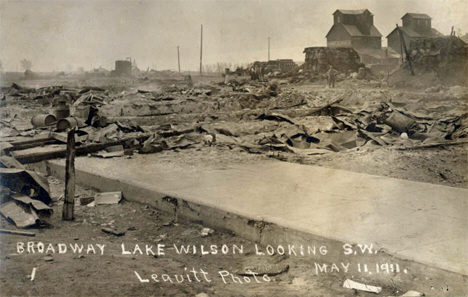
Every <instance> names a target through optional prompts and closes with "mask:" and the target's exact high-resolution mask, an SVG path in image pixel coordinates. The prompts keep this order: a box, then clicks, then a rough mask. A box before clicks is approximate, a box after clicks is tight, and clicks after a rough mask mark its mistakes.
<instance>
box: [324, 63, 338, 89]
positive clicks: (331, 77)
mask: <svg viewBox="0 0 468 297" xmlns="http://www.w3.org/2000/svg"><path fill="white" fill-rule="evenodd" d="M337 73H338V71H336V70H335V69H333V65H330V68H329V69H328V71H327V77H328V87H329V88H335V80H336V74H337Z"/></svg>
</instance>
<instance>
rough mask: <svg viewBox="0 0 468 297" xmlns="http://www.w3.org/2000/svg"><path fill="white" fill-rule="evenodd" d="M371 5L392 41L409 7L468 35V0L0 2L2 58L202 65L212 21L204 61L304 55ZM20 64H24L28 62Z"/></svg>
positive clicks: (39, 64) (52, 64) (54, 64)
mask: <svg viewBox="0 0 468 297" xmlns="http://www.w3.org/2000/svg"><path fill="white" fill-rule="evenodd" d="M339 8H341V9H362V8H367V9H369V10H370V11H371V12H372V13H373V14H374V24H375V26H376V27H377V28H378V29H379V30H380V32H381V33H382V35H383V36H384V38H383V45H384V46H386V38H385V37H386V36H387V34H388V33H390V32H391V30H393V28H394V27H395V24H396V23H399V24H401V20H400V19H401V17H402V16H403V15H404V14H405V13H406V12H420V13H427V14H428V15H430V16H431V17H432V18H433V21H432V25H433V27H434V28H436V29H437V30H439V31H440V32H442V33H444V34H449V33H450V30H451V26H455V28H456V29H457V30H460V32H461V33H462V34H465V33H466V32H467V31H468V16H467V13H466V12H467V11H468V0H432V1H430V0H337V1H332V0H328V1H324V0H323V1H322V0H307V1H306V0H261V1H260V0H191V1H189V0H170V1H169V0H154V1H21V0H14V1H5V0H0V59H1V61H2V62H3V65H4V68H5V70H7V71H14V70H16V67H19V66H18V65H19V61H20V60H21V59H23V58H26V59H30V60H31V61H32V62H33V68H32V70H34V71H51V70H66V69H67V65H71V66H73V67H77V66H82V67H84V68H85V69H90V68H91V67H92V66H94V67H99V66H102V67H104V68H107V69H113V68H114V61H115V60H118V59H125V58H127V57H132V59H135V60H136V62H137V64H138V66H139V68H140V69H146V68H147V67H152V66H154V65H156V68H157V69H176V68H177V48H176V47H177V46H180V55H181V67H182V70H187V69H192V70H196V69H198V67H199V58H200V25H201V24H203V31H204V35H203V60H204V64H211V63H216V62H233V63H242V62H252V61H255V60H266V59H267V54H268V50H267V49H268V37H271V58H272V59H279V58H292V59H294V60H296V61H301V60H303V59H304V56H303V53H302V51H303V49H304V48H305V47H308V46H320V45H326V39H325V35H326V34H327V32H328V30H329V29H330V27H331V25H332V23H333V19H332V13H333V12H334V11H335V10H336V9H339ZM19 69H20V70H21V68H19Z"/></svg>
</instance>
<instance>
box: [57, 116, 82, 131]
mask: <svg viewBox="0 0 468 297" xmlns="http://www.w3.org/2000/svg"><path fill="white" fill-rule="evenodd" d="M82 126H84V124H83V120H82V119H80V118H76V117H68V118H64V119H61V120H59V121H58V122H57V130H59V131H63V130H66V129H68V128H73V127H82Z"/></svg>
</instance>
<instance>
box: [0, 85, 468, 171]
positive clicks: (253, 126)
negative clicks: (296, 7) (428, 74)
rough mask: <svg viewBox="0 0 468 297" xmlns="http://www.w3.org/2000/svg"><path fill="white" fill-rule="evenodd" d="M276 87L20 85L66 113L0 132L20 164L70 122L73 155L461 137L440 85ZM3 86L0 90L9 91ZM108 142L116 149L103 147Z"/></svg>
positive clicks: (461, 127) (5, 125)
mask: <svg viewBox="0 0 468 297" xmlns="http://www.w3.org/2000/svg"><path fill="white" fill-rule="evenodd" d="M282 85H283V83H282V82H281V81H278V80H272V81H270V82H254V81H252V82H247V83H242V84H239V85H225V84H221V85H220V84H209V85H203V86H198V87H196V88H194V87H192V88H188V87H183V88H179V87H176V86H173V87H171V88H168V87H166V88H163V89H161V90H160V91H145V90H142V89H137V90H126V91H120V92H111V91H109V90H105V89H102V88H82V89H74V90H73V89H69V88H67V89H65V88H60V87H52V88H47V89H41V90H40V91H39V90H27V91H24V90H23V89H22V88H20V87H19V86H17V85H16V86H12V87H11V88H10V90H11V89H14V90H18V87H19V88H20V90H23V91H21V92H20V93H21V94H23V95H21V96H24V97H27V96H30V98H31V97H32V96H35V94H37V93H38V92H40V93H41V94H43V95H42V96H44V98H53V100H52V102H55V101H58V102H61V100H62V101H63V100H66V104H68V105H70V114H69V115H63V117H62V118H61V119H59V116H57V117H56V119H57V120H56V121H53V117H52V116H54V111H53V110H52V109H53V108H52V107H53V104H52V107H51V110H50V112H49V115H50V116H51V117H46V116H45V115H43V116H42V117H41V118H40V119H43V121H46V120H47V119H48V121H49V123H44V125H37V126H36V127H30V128H29V129H26V130H18V129H16V128H15V126H14V125H13V124H12V122H11V121H13V123H14V119H12V120H11V121H10V122H9V121H8V120H2V122H0V124H1V125H2V128H1V130H0V131H1V132H2V133H3V132H5V131H10V130H13V131H14V130H16V131H17V132H18V133H10V138H11V139H10V141H9V140H8V139H9V138H8V137H6V139H5V140H4V142H3V143H2V147H3V149H4V153H5V154H7V155H11V156H13V157H15V158H17V159H18V161H20V162H33V161H38V160H43V159H48V158H56V157H61V156H63V154H64V152H65V148H64V143H65V142H66V135H65V132H63V131H64V130H65V129H67V128H72V127H76V129H77V130H76V135H75V140H76V142H77V145H78V147H77V154H81V155H85V154H91V155H92V156H95V157H122V156H124V155H131V154H133V153H135V152H139V153H144V154H146V153H155V152H160V151H162V150H173V149H187V148H196V147H201V146H213V145H222V146H228V147H230V148H233V147H235V146H237V147H239V148H242V149H243V150H246V151H248V152H251V153H268V152H271V151H283V152H288V153H294V154H303V155H307V154H309V155H310V154H324V153H330V152H342V151H346V150H349V149H359V147H362V146H368V145H378V146H384V147H387V146H393V147H400V148H408V147H416V146H424V145H442V144H444V143H447V142H451V141H460V139H463V138H465V137H466V135H467V120H466V117H467V115H466V113H463V112H461V110H466V108H465V109H463V108H460V105H466V101H463V100H462V99H464V98H466V96H467V92H466V88H463V87H452V88H451V89H448V90H446V91H444V92H445V99H444V98H443V97H442V98H441V97H440V96H438V95H440V92H439V93H437V94H435V93H434V94H433V93H426V94H423V95H422V96H420V97H418V98H397V97H391V96H390V95H389V93H388V92H385V91H375V90H374V91H364V90H358V89H357V88H354V89H351V90H346V91H337V92H334V93H333V95H332V94H330V93H326V92H327V91H326V90H317V91H313V92H300V91H295V90H292V89H287V90H286V89H285V90H283V88H282ZM10 90H9V91H8V92H7V93H6V95H5V96H7V97H11V96H12V95H10V93H11V92H13V93H14V94H16V93H15V91H10ZM47 90H48V91H50V93H48V92H47ZM28 94H33V95H28ZM13 97H14V96H13ZM428 98H438V101H435V100H431V101H427V100H428ZM35 100H37V99H35ZM424 100H426V101H424ZM442 100H445V101H442ZM60 106H61V105H58V107H60ZM62 107H63V106H62ZM465 107H466V106H465ZM56 108H57V106H56ZM57 110H59V111H60V112H63V111H62V110H61V109H60V108H58V109H57ZM57 110H55V113H56V114H57V115H58V113H57ZM60 112H59V113H60ZM33 119H34V118H33ZM33 122H34V121H33ZM25 133H26V134H25ZM3 135H4V136H6V135H5V134H3ZM21 135H23V136H26V137H31V136H32V140H28V141H29V142H28V141H26V143H27V145H26V147H27V149H24V147H25V144H24V143H25V141H24V140H19V139H18V137H21ZM28 139H31V138H28ZM116 146H117V147H119V152H115V148H114V151H112V150H110V149H109V148H112V147H116Z"/></svg>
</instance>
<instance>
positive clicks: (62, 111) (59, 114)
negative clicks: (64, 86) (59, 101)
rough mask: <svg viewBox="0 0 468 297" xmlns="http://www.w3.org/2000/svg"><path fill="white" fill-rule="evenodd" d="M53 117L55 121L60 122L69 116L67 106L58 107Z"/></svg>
mask: <svg viewBox="0 0 468 297" xmlns="http://www.w3.org/2000/svg"><path fill="white" fill-rule="evenodd" d="M55 116H56V118H57V120H61V119H64V118H67V117H69V116H70V109H69V108H68V106H59V107H57V108H56V109H55Z"/></svg>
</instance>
